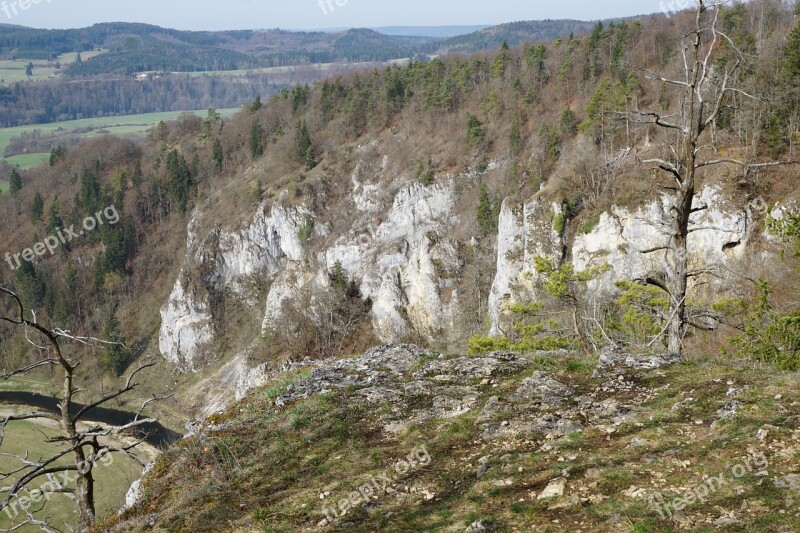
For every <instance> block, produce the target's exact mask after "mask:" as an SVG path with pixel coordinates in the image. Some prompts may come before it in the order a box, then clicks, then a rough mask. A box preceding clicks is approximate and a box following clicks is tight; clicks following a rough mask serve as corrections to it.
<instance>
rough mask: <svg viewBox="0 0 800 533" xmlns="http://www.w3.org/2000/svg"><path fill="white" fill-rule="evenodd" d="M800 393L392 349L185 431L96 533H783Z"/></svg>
mask: <svg viewBox="0 0 800 533" xmlns="http://www.w3.org/2000/svg"><path fill="white" fill-rule="evenodd" d="M799 390H800V381H798V379H797V377H796V376H795V375H791V374H780V373H778V372H776V371H772V370H768V369H752V368H747V367H731V366H730V365H726V366H720V365H719V364H718V363H716V362H714V361H711V360H704V361H697V362H694V363H692V364H687V363H677V362H676V361H674V360H671V359H670V358H669V357H664V356H658V355H625V354H621V353H616V352H613V351H609V352H606V353H604V354H602V355H601V356H600V357H599V358H598V359H587V358H585V357H583V356H578V355H575V354H570V353H567V352H564V353H538V354H530V355H520V354H514V353H491V354H487V355H485V356H482V357H464V356H460V355H440V354H435V353H429V352H428V351H426V350H423V349H422V348H419V347H417V346H412V345H391V346H384V347H380V348H375V349H373V350H370V351H369V352H367V353H366V354H364V355H363V356H360V357H356V358H353V359H344V360H339V361H335V360H330V361H322V362H306V363H300V364H295V365H292V366H291V368H288V369H287V370H286V372H284V373H279V374H277V375H276V378H275V379H274V380H272V381H270V383H269V384H268V385H267V386H266V387H264V388H261V389H259V390H258V392H256V393H254V394H252V395H249V396H248V397H247V398H246V399H245V400H244V401H243V402H241V403H239V404H237V405H236V406H235V407H233V408H232V409H230V410H229V411H227V412H226V413H225V414H224V415H220V416H215V417H213V418H211V419H209V420H207V421H205V422H203V423H202V424H201V425H200V426H198V427H196V428H194V431H193V434H192V435H191V436H189V437H187V438H186V439H184V440H183V441H182V442H181V443H180V445H179V446H177V447H175V448H174V449H172V450H169V451H167V452H166V453H165V455H164V456H163V457H161V458H160V459H159V460H158V461H157V462H156V465H155V466H154V467H153V469H152V470H151V471H150V473H149V474H148V475H147V476H146V477H145V479H144V482H143V484H142V497H141V500H140V501H139V503H138V504H137V506H136V507H134V509H132V510H130V511H127V512H126V513H125V514H124V515H123V516H122V517H121V518H119V519H115V520H113V521H112V522H109V523H107V524H105V525H104V526H103V527H104V528H105V530H107V531H126V532H128V531H150V530H171V531H197V532H201V531H219V530H221V529H224V530H226V531H235V532H245V531H344V530H347V531H376V530H381V529H382V530H391V531H413V530H417V531H418V530H420V529H422V530H437V531H468V532H476V531H491V530H494V531H530V530H531V528H533V529H534V530H537V531H587V532H589V531H593V532H594V531H676V530H695V531H696V530H703V529H706V530H709V529H714V530H719V531H775V532H788V531H795V530H797V528H798V527H800V513H798V511H797V507H796V501H797V498H798V497H800V478H799V477H798V476H799V474H798V469H800V463H798V454H800V403H798V401H797V398H798V395H797V393H798V391H799Z"/></svg>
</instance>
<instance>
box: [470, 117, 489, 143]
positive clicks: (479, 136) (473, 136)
mask: <svg viewBox="0 0 800 533" xmlns="http://www.w3.org/2000/svg"><path fill="white" fill-rule="evenodd" d="M485 140H486V130H485V129H484V128H483V123H482V122H481V121H480V120H478V117H476V116H475V115H473V114H472V113H467V141H468V142H469V144H470V146H478V145H480V144H483V142H484V141H485Z"/></svg>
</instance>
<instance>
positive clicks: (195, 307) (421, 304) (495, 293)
mask: <svg viewBox="0 0 800 533" xmlns="http://www.w3.org/2000/svg"><path fill="white" fill-rule="evenodd" d="M377 159H378V161H372V160H370V156H368V155H366V154H362V155H361V159H360V160H359V162H357V163H356V167H355V170H354V171H353V176H352V180H351V202H352V213H351V216H352V218H353V219H354V222H353V224H352V225H351V226H350V228H349V229H348V230H347V231H346V232H344V233H341V234H338V235H331V234H330V230H329V224H326V223H315V221H317V220H318V219H320V218H323V217H325V216H329V213H324V212H317V213H315V212H313V211H312V210H311V209H310V208H307V207H305V206H304V205H300V206H291V205H288V202H286V201H285V199H279V200H278V201H275V202H267V203H264V204H261V205H260V206H259V207H258V209H257V211H256V213H255V214H254V215H253V217H252V218H251V219H250V222H249V223H247V224H246V225H244V227H240V228H235V227H234V228H225V227H222V226H220V225H219V224H209V223H208V222H207V221H206V220H205V219H206V218H209V217H207V216H205V215H204V213H203V212H202V210H198V211H197V212H196V213H195V214H194V216H193V220H192V222H191V223H190V224H189V229H188V237H187V250H188V251H187V254H186V259H185V262H184V265H183V267H182V271H181V273H180V275H179V276H178V279H177V281H176V283H175V287H174V289H173V292H172V294H171V296H170V298H169V301H168V302H167V303H166V304H165V305H164V307H163V308H162V311H161V317H162V323H161V330H160V340H159V346H160V349H161V352H162V354H163V355H164V357H165V358H166V359H167V360H168V361H169V362H170V364H171V365H172V366H173V368H175V369H177V370H179V371H187V370H190V371H196V370H200V369H203V368H204V367H205V366H206V365H207V364H208V363H209V362H211V361H213V360H214V359H215V357H216V356H218V355H219V354H220V353H222V354H223V357H226V355H225V351H224V350H222V351H220V347H219V345H218V344H217V345H215V344H214V340H215V336H217V335H218V334H219V332H218V331H216V326H215V324H218V323H220V322H221V320H220V319H221V317H220V316H215V310H214V309H213V308H212V307H213V306H211V304H210V302H213V301H219V300H221V299H224V298H229V299H230V298H232V299H234V300H236V301H238V302H239V303H240V304H241V305H242V306H243V307H245V308H247V309H250V310H252V312H253V313H256V314H257V315H258V316H259V317H260V318H259V321H260V322H261V323H262V326H261V334H262V335H263V334H268V333H269V332H270V331H271V330H272V328H273V327H275V325H276V324H277V323H278V321H279V320H280V318H281V316H282V314H283V312H284V308H283V306H284V304H285V303H287V302H292V301H294V300H297V299H299V296H300V294H301V293H302V292H303V291H310V292H311V294H315V293H319V292H324V291H325V290H327V289H329V288H330V284H331V283H330V279H329V273H330V272H331V271H332V270H333V268H334V265H336V264H337V263H339V264H341V266H342V267H343V269H344V271H345V272H346V274H347V275H348V276H349V277H350V278H352V279H354V280H356V281H357V283H358V285H359V289H360V291H361V294H362V296H363V297H364V298H368V299H370V300H371V302H372V308H371V322H372V329H373V331H374V334H375V336H376V337H377V338H378V339H379V340H380V341H382V342H399V341H404V340H407V339H420V340H421V341H423V342H426V343H432V344H436V343H440V344H439V345H442V342H443V340H446V339H447V338H448V337H449V336H450V335H453V334H454V331H456V330H457V328H458V321H459V319H460V318H461V314H462V313H464V311H463V305H460V304H461V302H460V301H459V295H460V291H461V290H462V289H463V288H464V283H465V282H464V281H463V279H462V274H463V267H464V265H465V263H466V262H467V259H468V257H469V256H470V255H472V254H474V253H475V247H476V246H478V244H477V243H476V241H474V240H460V239H458V238H456V237H454V236H455V235H458V234H459V228H460V227H463V226H465V225H467V224H469V223H471V221H470V220H468V217H473V216H474V215H473V214H472V213H471V212H470V213H467V214H464V213H463V212H459V210H458V209H457V206H458V204H459V202H460V201H461V195H463V194H464V192H463V188H462V187H461V186H459V185H458V184H460V183H463V182H465V181H469V180H470V179H475V178H476V174H474V173H472V174H466V175H460V176H456V177H448V176H439V177H438V179H437V180H438V181H439V183H438V184H436V185H433V186H428V187H426V186H423V185H421V184H418V183H415V182H414V181H413V180H411V178H410V177H409V176H407V175H405V174H404V173H402V172H401V171H398V170H397V165H396V164H395V162H393V161H391V160H390V159H389V158H388V157H385V156H383V157H378V158H377ZM374 163H378V165H377V168H378V169H379V170H378V172H377V175H369V174H368V173H367V172H366V171H365V170H364V168H370V165H372V164H374ZM504 168H505V164H504V163H502V162H500V163H494V164H492V165H490V166H489V168H488V172H489V175H491V174H492V173H495V172H496V173H501V172H503V171H504ZM378 183H383V186H378ZM666 205H667V203H666V198H658V197H657V198H652V199H650V200H647V201H645V202H644V203H643V204H641V205H631V206H627V207H625V206H613V207H612V208H611V209H609V210H608V211H605V212H602V213H601V214H599V215H598V216H597V223H596V225H595V226H594V227H592V228H590V229H589V230H588V231H585V230H584V231H583V232H577V233H573V234H570V235H568V234H567V232H566V231H565V228H564V227H563V226H564V224H565V222H564V220H563V218H562V217H563V216H564V214H563V210H564V208H563V206H562V205H561V204H560V203H558V202H554V201H553V200H552V195H551V194H549V193H548V190H546V189H545V190H544V191H542V192H540V193H538V194H537V195H536V196H535V197H533V198H531V199H530V200H528V201H526V202H524V203H522V204H515V203H514V202H513V201H511V200H507V201H506V202H504V203H503V207H502V210H501V212H500V216H499V225H498V234H497V239H496V242H497V245H496V270H495V273H494V281H493V283H492V286H491V291H490V292H489V293H488V295H487V296H483V298H486V300H485V305H486V309H487V310H488V314H489V316H490V318H491V331H492V333H494V334H496V333H498V332H499V331H500V330H501V329H502V327H503V326H504V324H505V322H506V321H507V315H506V313H505V310H506V308H507V307H508V305H509V304H511V303H516V302H527V301H530V300H532V299H537V297H539V296H541V295H537V293H536V288H535V287H536V282H537V278H538V275H537V273H536V271H535V267H534V258H536V257H540V256H542V257H549V258H552V259H554V260H557V261H560V260H562V259H563V258H566V259H569V260H571V261H573V262H574V264H575V266H576V268H578V269H585V268H589V267H591V266H596V265H603V264H608V265H610V266H611V269H610V270H609V271H608V272H606V273H605V274H603V276H602V277H600V278H599V279H597V280H595V281H593V282H592V283H591V284H590V291H589V294H588V296H587V298H603V297H609V296H611V295H613V294H614V291H615V290H616V289H615V283H616V282H618V281H630V280H636V279H645V278H647V277H648V276H651V275H655V274H656V273H657V272H659V270H663V265H661V264H660V263H659V255H658V254H649V255H648V254H644V253H642V252H643V251H645V250H648V249H652V248H655V247H658V246H662V245H663V244H664V243H665V237H664V235H663V233H662V232H661V230H660V228H659V223H660V221H662V220H664V217H665V213H664V210H665V209H666ZM696 205H697V206H698V207H700V206H705V207H707V208H706V209H705V210H702V211H700V212H699V213H698V214H697V216H696V220H695V223H694V226H695V228H696V229H697V230H698V231H696V232H693V233H692V234H691V243H690V244H691V250H692V256H691V258H690V262H691V264H692V268H694V269H702V270H707V271H708V272H709V273H714V274H715V275H709V276H707V279H706V280H705V281H707V282H708V285H707V286H706V287H705V288H704V289H703V291H704V292H703V293H702V294H705V295H716V296H719V295H721V294H724V293H725V292H726V291H728V290H730V289H731V287H730V284H729V283H727V279H728V278H727V277H726V276H725V275H724V273H725V271H726V270H730V269H731V268H734V267H735V266H737V265H739V263H740V262H741V259H742V258H743V257H746V256H747V255H748V254H749V253H750V252H752V251H753V250H755V249H758V248H757V247H755V248H753V249H751V248H750V241H751V240H752V239H753V238H754V237H758V235H759V234H758V233H756V231H755V230H756V228H757V227H758V222H759V221H760V220H762V219H763V216H764V214H765V213H764V212H763V211H764V210H763V209H762V210H761V211H756V210H753V209H752V206H751V205H750V204H747V203H745V201H744V200H742V199H739V198H737V197H735V196H733V195H730V194H727V193H726V192H724V190H723V187H722V186H721V185H716V184H714V183H713V182H712V183H710V184H709V185H708V186H706V187H705V188H704V189H702V191H701V192H700V194H699V196H698V199H697V202H696ZM559 220H560V221H559ZM309 224H313V228H314V233H313V235H312V240H313V243H312V244H306V245H304V244H303V243H302V242H301V241H300V239H299V237H298V235H299V234H300V231H301V229H302V228H303V227H304V226H306V225H309ZM559 225H561V227H559ZM208 227H210V228H211V229H210V230H209V229H206V230H202V229H201V228H208ZM756 240H758V239H756ZM318 243H324V244H322V245H320V244H318ZM720 274H722V275H720ZM258 287H266V289H265V290H263V291H261V293H260V292H259V288H258ZM259 294H263V296H259ZM261 306H263V307H261ZM306 311H307V310H306ZM217 314H219V313H217ZM255 337H256V338H254V339H253V346H251V348H249V349H246V350H243V351H241V352H239V353H235V354H229V355H228V356H227V357H229V358H228V359H226V360H225V364H224V366H223V367H222V368H221V370H217V371H215V374H214V375H213V376H212V377H211V378H210V379H211V382H212V383H214V386H213V387H207V386H205V385H201V389H202V390H198V391H196V392H197V395H200V396H203V398H204V401H203V402H202V404H203V405H202V412H203V413H205V414H210V413H213V412H216V411H218V410H220V409H222V408H224V407H226V406H227V405H229V404H230V402H231V401H233V400H236V399H241V398H242V397H243V395H244V394H245V392H246V391H247V390H249V389H251V388H252V387H254V386H258V385H261V384H263V383H265V380H267V379H268V378H269V377H270V374H269V372H267V371H266V367H264V366H257V365H253V364H251V363H250V362H249V361H250V360H251V355H252V352H253V350H255V349H256V348H255V347H256V346H257V344H258V342H259V337H258V335H255ZM212 348H213V349H212ZM214 349H216V352H215V351H214ZM212 353H213V354H215V355H213V356H212ZM209 389H210V390H212V391H214V394H213V395H212V397H207V396H206V394H207V391H208V390H209ZM231 392H234V394H231Z"/></svg>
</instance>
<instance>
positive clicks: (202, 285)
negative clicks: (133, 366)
mask: <svg viewBox="0 0 800 533" xmlns="http://www.w3.org/2000/svg"><path fill="white" fill-rule="evenodd" d="M200 217H201V215H200V214H197V213H196V214H195V215H194V216H193V217H192V221H191V222H190V223H189V229H188V237H187V254H186V261H185V264H184V266H183V269H182V271H181V273H180V275H179V276H178V280H177V281H176V283H175V287H174V288H173V290H172V294H171V295H170V298H169V301H168V302H167V303H166V305H164V307H163V308H162V309H161V331H160V335H159V349H160V351H161V354H162V355H163V356H164V357H165V358H166V359H167V360H168V361H169V362H170V363H171V364H172V365H173V366H174V367H175V368H176V369H178V370H181V371H194V370H197V368H198V364H197V362H198V360H199V359H200V357H201V356H202V355H203V354H204V353H203V352H204V347H205V346H206V345H207V344H208V343H210V342H211V341H212V340H213V335H214V321H213V319H214V317H213V316H212V315H211V311H210V309H209V305H208V301H209V300H208V297H209V295H210V292H209V291H229V293H230V294H232V295H234V296H235V297H237V298H239V299H240V301H241V302H242V303H244V304H245V305H246V306H248V307H253V306H255V305H256V304H257V303H258V299H257V298H256V291H254V290H252V283H253V282H255V281H259V280H266V281H269V280H270V279H272V278H274V277H275V276H276V274H278V273H279V272H281V271H282V270H283V265H284V264H285V263H286V262H291V261H301V260H302V259H303V257H304V252H303V246H302V244H301V243H300V239H299V237H298V231H299V229H300V228H302V227H303V226H304V225H305V224H306V221H307V220H309V218H310V213H308V211H306V210H305V209H303V208H285V207H283V206H280V205H275V206H273V207H272V208H271V209H267V207H266V205H261V206H260V207H259V209H258V210H257V212H256V214H255V215H254V217H253V219H252V221H251V223H250V224H249V225H248V226H247V227H246V228H244V229H243V230H240V231H229V232H226V231H221V230H220V229H219V228H217V229H215V230H213V231H211V232H210V233H209V234H208V236H207V237H206V238H205V239H201V237H200V235H199V229H198V228H199V227H200Z"/></svg>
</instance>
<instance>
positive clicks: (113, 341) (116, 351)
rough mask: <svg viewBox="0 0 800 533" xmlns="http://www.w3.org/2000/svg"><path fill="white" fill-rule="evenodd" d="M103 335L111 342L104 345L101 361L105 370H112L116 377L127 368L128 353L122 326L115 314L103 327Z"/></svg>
mask: <svg viewBox="0 0 800 533" xmlns="http://www.w3.org/2000/svg"><path fill="white" fill-rule="evenodd" d="M103 337H104V340H105V341H106V342H108V343H110V344H107V345H106V346H105V347H104V349H103V353H102V355H101V361H100V362H101V364H102V367H103V368H104V369H105V370H107V371H109V372H111V373H112V374H113V375H114V376H115V377H119V376H121V375H122V372H123V371H124V370H125V362H126V360H127V358H128V355H127V353H126V352H125V347H124V345H123V336H122V328H121V327H120V324H119V321H118V320H117V317H116V316H114V315H113V314H112V315H111V317H110V318H109V320H108V322H107V323H106V327H105V328H103Z"/></svg>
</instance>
